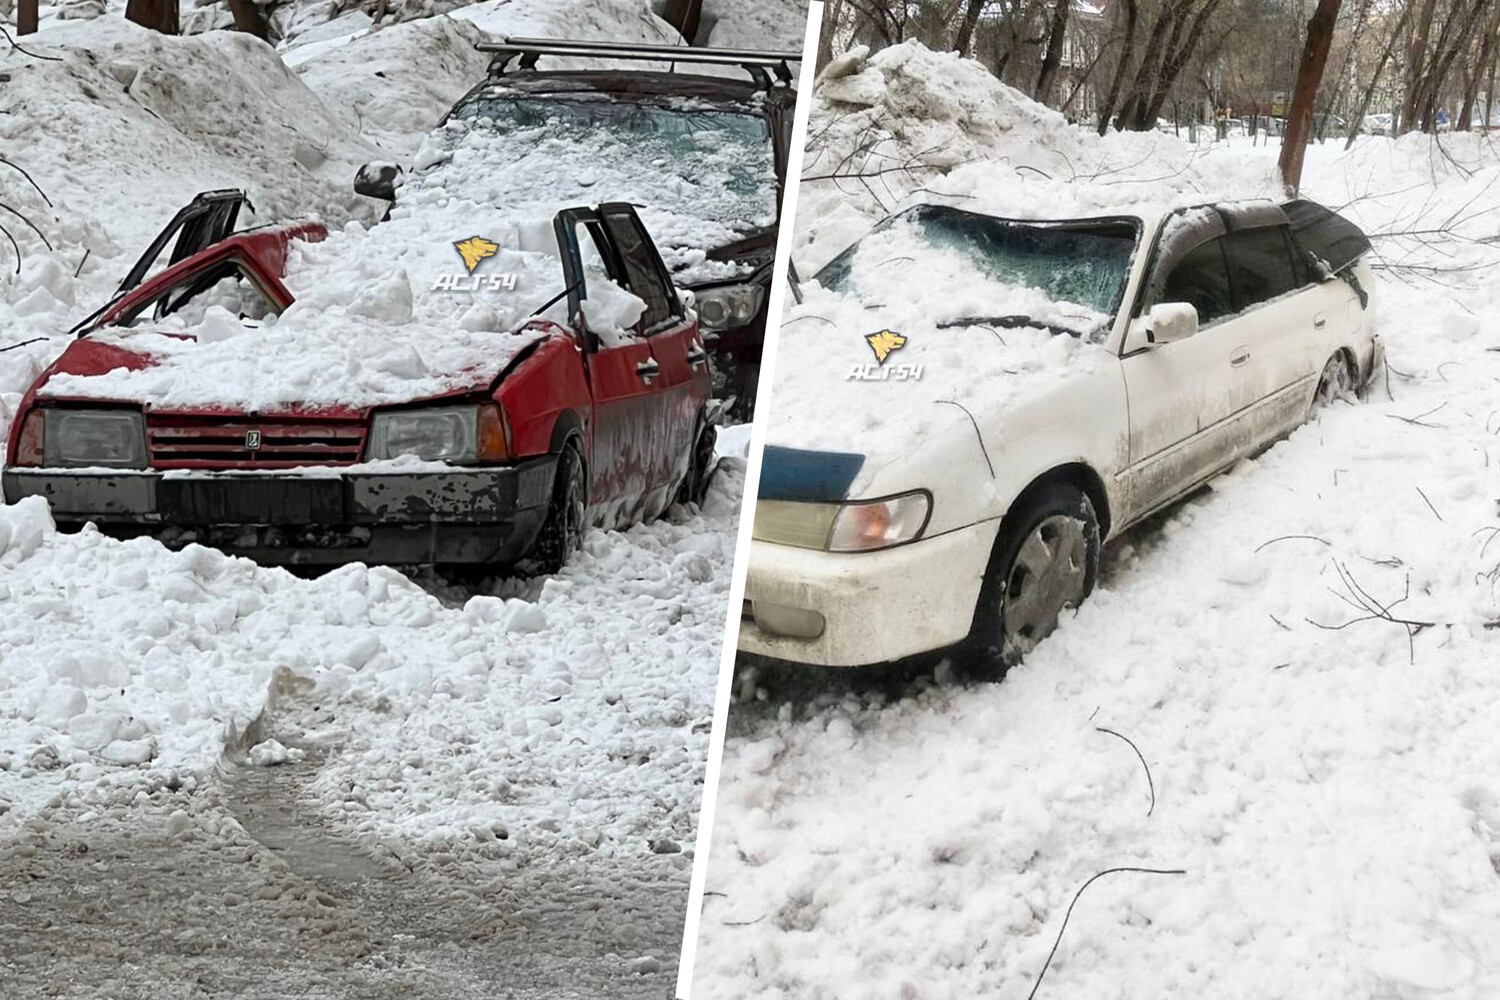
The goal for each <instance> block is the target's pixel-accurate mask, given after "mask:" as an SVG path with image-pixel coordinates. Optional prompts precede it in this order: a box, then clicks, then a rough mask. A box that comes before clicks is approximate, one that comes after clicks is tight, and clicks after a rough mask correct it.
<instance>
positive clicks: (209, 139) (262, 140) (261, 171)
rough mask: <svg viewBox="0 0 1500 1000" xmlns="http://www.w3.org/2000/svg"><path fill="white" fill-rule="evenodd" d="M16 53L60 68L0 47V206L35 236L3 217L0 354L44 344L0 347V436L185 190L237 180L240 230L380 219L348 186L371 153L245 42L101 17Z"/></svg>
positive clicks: (67, 24) (269, 57)
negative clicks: (1, 58)
mask: <svg viewBox="0 0 1500 1000" xmlns="http://www.w3.org/2000/svg"><path fill="white" fill-rule="evenodd" d="M27 48H28V49H29V50H31V51H34V52H36V53H37V54H38V56H51V57H56V58H58V59H61V61H60V62H58V61H53V60H52V59H42V58H32V57H28V56H25V55H23V54H21V53H19V52H16V53H12V54H11V57H10V58H9V60H8V61H7V63H6V73H7V75H8V77H9V79H8V81H7V82H6V84H5V86H4V87H3V88H0V141H3V142H4V144H5V146H6V150H5V156H6V158H7V159H8V160H10V161H11V162H12V163H13V164H15V168H13V167H10V166H5V165H0V199H3V200H4V202H5V203H6V204H8V205H10V206H12V207H13V208H15V209H16V210H17V211H19V212H22V213H24V214H25V215H26V216H27V218H28V219H30V220H31V221H32V222H33V223H34V224H35V225H36V226H37V228H38V229H39V230H40V234H38V233H36V232H33V231H32V230H31V229H30V228H28V227H27V226H25V225H24V224H21V223H19V222H14V220H12V221H13V222H14V224H10V223H8V224H7V228H9V229H10V230H11V231H12V232H13V234H14V235H15V238H16V240H17V242H18V243H19V247H20V252H21V256H22V259H21V262H20V273H19V274H17V273H15V267H16V262H15V260H14V259H13V258H12V257H11V250H10V247H9V244H8V243H7V244H6V245H5V249H4V250H3V251H0V258H3V260H0V348H6V347H11V346H12V345H16V344H20V343H22V342H24V341H29V340H34V339H36V338H48V339H41V340H39V341H38V342H36V343H33V344H30V345H29V346H25V347H20V348H16V349H12V350H8V351H5V352H4V353H0V435H3V434H4V432H5V431H6V429H7V428H8V426H9V423H10V421H11V419H13V417H14V411H15V407H16V405H17V404H18V403H19V400H20V395H21V393H22V392H23V391H24V390H25V389H26V387H27V386H28V385H29V384H30V383H31V381H32V380H33V379H34V378H35V377H36V375H37V374H38V373H39V372H40V371H41V369H42V368H44V367H45V366H46V364H47V363H48V362H49V361H50V360H51V359H52V358H53V357H55V356H56V355H57V354H58V353H59V352H60V351H61V350H62V348H63V347H64V346H66V341H65V340H64V339H62V335H63V334H64V333H66V331H67V330H68V328H69V327H71V326H72V325H73V324H74V323H76V322H78V321H79V320H80V319H82V318H83V317H84V316H86V315H87V314H88V313H89V312H90V311H92V310H93V309H94V308H96V307H97V306H98V305H99V304H100V303H102V302H103V301H105V299H107V298H108V296H109V294H110V293H111V292H112V291H113V289H114V287H115V285H116V284H117V283H118V282H119V280H120V278H121V277H122V276H123V275H124V272H125V271H126V269H127V268H128V267H129V266H130V264H131V263H133V262H134V260H135V258H136V257H137V256H138V255H139V254H140V252H141V251H142V250H143V249H144V248H145V245H146V244H147V243H148V242H149V241H150V239H151V238H152V237H153V236H155V235H156V233H157V231H158V230H160V228H161V227H162V226H163V225H165V223H166V222H167V220H168V219H169V218H171V216H172V214H173V213H174V212H176V210H177V209H178V208H179V207H181V206H182V205H183V204H185V203H186V202H187V201H188V199H189V198H191V196H192V195H193V194H194V193H196V192H198V191H202V190H210V189H215V188H226V187H240V188H244V189H246V190H247V191H248V192H249V195H250V199H251V201H252V202H253V203H254V205H255V208H256V210H257V211H256V212H253V213H246V217H245V218H243V219H242V222H243V223H244V224H246V225H253V224H256V223H257V222H260V223H265V222H267V221H276V220H285V219H288V218H299V217H304V218H305V217H318V218H322V219H323V220H325V221H326V222H328V223H330V224H332V225H334V226H335V227H337V226H341V225H343V224H344V223H345V222H346V221H350V220H358V219H364V220H367V221H373V219H375V218H378V216H379V209H378V208H377V207H376V206H375V204H374V203H373V202H370V201H369V200H368V199H365V198H360V197H358V196H357V195H355V194H354V193H353V190H352V188H351V186H350V183H351V180H352V178H353V176H354V171H355V169H356V168H357V166H358V165H359V164H360V163H363V162H366V161H368V160H371V159H375V158H377V157H378V151H377V150H376V149H375V148H374V147H373V146H371V145H370V144H368V143H367V142H366V141H365V140H364V139H363V138H362V137H361V136H360V135H359V133H358V131H357V130H355V129H353V128H350V127H348V126H346V125H345V124H344V123H343V122H342V121H341V120H340V119H339V118H338V117H337V116H334V115H332V114H330V112H329V111H328V109H327V108H326V107H325V106H324V105H323V104H322V102H321V101H319V99H318V98H317V97H316V96H315V95H314V94H313V93H312V92H311V91H309V90H308V89H307V88H306V87H305V86H304V85H303V84H302V83H301V82H300V81H299V80H298V79H297V77H296V76H295V75H294V74H292V73H291V72H290V71H289V70H288V69H287V68H286V67H285V66H284V65H283V64H282V62H281V60H280V59H279V58H278V57H277V56H276V53H275V52H274V51H273V50H272V49H271V48H270V47H268V46H266V45H265V44H263V43H261V42H258V41H256V40H255V39H253V38H250V37H249V36H247V35H243V34H238V33H231V32H219V33H214V34H210V35H204V36H200V37H192V38H185V37H184V38H173V37H166V36H163V35H159V34H157V33H155V32H150V31H146V30H144V29H142V28H139V27H137V26H136V25H134V24H131V23H130V22H128V21H125V20H123V19H122V18H118V17H107V18H98V19H95V20H91V21H59V22H56V23H53V24H51V25H49V27H48V28H47V30H45V31H43V32H42V33H40V34H38V35H37V36H35V37H34V38H31V39H28V41H27ZM16 168H19V169H16ZM21 170H24V171H26V172H27V173H29V174H30V176H31V178H32V179H33V180H34V181H35V187H34V186H33V185H32V184H31V183H30V182H28V181H27V180H26V178H25V177H24V176H23V175H22V174H21V172H20V171H21ZM49 202H50V204H49ZM44 238H45V241H44ZM47 244H50V246H51V249H48V245H47Z"/></svg>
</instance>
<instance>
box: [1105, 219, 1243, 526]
mask: <svg viewBox="0 0 1500 1000" xmlns="http://www.w3.org/2000/svg"><path fill="white" fill-rule="evenodd" d="M1198 207H1199V208H1210V209H1211V206H1198ZM1171 218H1172V216H1168V217H1167V219H1164V220H1162V223H1161V224H1160V225H1159V226H1158V228H1157V235H1156V238H1155V239H1154V240H1153V242H1152V245H1151V251H1150V253H1149V254H1148V255H1147V263H1146V265H1145V267H1144V270H1143V272H1142V276H1141V280H1140V282H1139V283H1138V285H1137V287H1136V288H1135V290H1134V292H1133V297H1132V299H1131V304H1130V309H1129V311H1128V312H1127V313H1126V315H1127V317H1128V319H1127V323H1126V328H1125V329H1126V332H1125V334H1124V336H1123V337H1122V338H1121V340H1120V345H1119V358H1120V366H1121V374H1122V376H1123V377H1124V380H1125V391H1126V399H1127V412H1128V418H1127V419H1128V420H1129V422H1130V428H1129V434H1128V439H1129V445H1128V458H1127V460H1126V465H1125V475H1124V479H1125V486H1126V490H1125V492H1126V496H1127V497H1128V498H1129V500H1128V504H1129V508H1130V517H1129V518H1128V520H1129V521H1132V522H1133V521H1136V520H1139V519H1140V518H1142V517H1146V516H1148V515H1149V514H1151V513H1152V512H1154V511H1156V510H1159V509H1161V508H1162V507H1165V506H1166V505H1168V504H1170V503H1171V502H1172V501H1173V500H1176V499H1177V498H1179V497H1181V496H1184V495H1186V494H1187V493H1190V492H1192V490H1194V489H1196V488H1197V487H1198V486H1200V485H1201V484H1202V483H1204V482H1205V481H1207V480H1208V479H1210V478H1212V477H1213V476H1214V475H1216V474H1217V473H1218V472H1220V471H1222V470H1223V469H1224V468H1226V467H1228V466H1229V465H1231V464H1233V462H1234V461H1235V459H1236V458H1237V457H1238V453H1239V449H1238V448H1237V447H1235V445H1234V440H1235V435H1236V433H1237V432H1238V426H1239V421H1240V420H1241V418H1242V417H1243V416H1244V414H1245V412H1246V409H1247V407H1248V406H1249V404H1250V402H1251V400H1250V399H1249V398H1248V393H1241V394H1240V395H1241V396H1242V397H1243V398H1240V399H1236V398H1235V393H1234V391H1233V387H1234V385H1235V384H1237V383H1236V379H1235V377H1234V373H1235V369H1236V368H1237V367H1238V366H1237V365H1235V363H1234V362H1235V360H1236V359H1237V358H1238V356H1239V354H1240V351H1241V348H1242V345H1241V344H1240V343H1239V341H1240V340H1241V339H1242V338H1243V337H1244V335H1245V334H1246V332H1247V331H1246V330H1245V329H1244V327H1243V326H1241V325H1240V323H1239V321H1240V317H1238V316H1237V315H1235V314H1230V315H1228V316H1225V317H1222V318H1221V319H1219V320H1218V321H1215V322H1211V323H1210V324H1208V325H1207V326H1204V327H1201V328H1200V329H1199V330H1198V331H1197V332H1196V333H1194V334H1193V335H1192V336H1191V337H1189V338H1187V339H1186V340H1182V341H1177V342H1175V343H1171V344H1160V345H1157V344H1145V345H1136V344H1133V343H1132V335H1131V333H1130V328H1131V326H1132V325H1134V324H1135V323H1138V322H1140V321H1141V314H1143V313H1144V312H1145V311H1146V308H1147V303H1148V301H1149V300H1150V298H1151V296H1152V292H1153V285H1154V284H1155V279H1156V278H1157V275H1158V274H1159V273H1160V272H1161V271H1162V269H1163V268H1167V269H1168V270H1167V272H1166V273H1170V268H1174V267H1176V266H1177V265H1178V264H1180V263H1181V262H1182V260H1183V259H1184V258H1185V257H1186V256H1187V255H1188V254H1189V253H1191V252H1192V251H1193V250H1196V249H1197V248H1198V247H1200V246H1202V245H1203V244H1205V243H1207V242H1209V241H1211V240H1217V239H1221V238H1222V237H1223V236H1224V235H1225V233H1226V231H1227V227H1226V226H1225V225H1224V223H1223V220H1222V219H1221V218H1218V217H1217V216H1214V217H1212V218H1209V217H1205V218H1204V219H1203V221H1202V225H1201V227H1200V229H1199V231H1198V235H1197V236H1193V235H1191V234H1192V230H1191V229H1189V230H1188V233H1189V235H1188V236H1185V237H1183V242H1182V243H1178V244H1174V245H1172V246H1171V247H1169V248H1168V250H1167V252H1165V253H1164V249H1163V239H1162V235H1163V231H1164V230H1165V228H1166V226H1167V224H1168V222H1169V221H1170V219H1171ZM1188 241H1191V242H1188ZM1168 254H1169V255H1168ZM1225 278H1226V281H1227V280H1228V261H1227V259H1226V261H1225ZM1165 280H1166V275H1165V274H1162V275H1161V283H1162V284H1163V285H1164V284H1165ZM1232 295H1233V291H1232V286H1231V296H1232ZM1169 352H1170V353H1169ZM1221 361H1222V366H1221V364H1220V362H1221ZM1171 362H1176V364H1172V363H1171ZM1226 369H1227V371H1226ZM1132 373H1134V374H1135V378H1134V379H1132V377H1131V376H1132ZM1200 373H1201V374H1203V375H1207V376H1210V377H1212V376H1213V375H1214V373H1218V376H1219V377H1218V378H1217V379H1216V380H1214V382H1212V383H1210V385H1209V386H1207V387H1204V388H1206V391H1207V392H1208V393H1210V395H1213V394H1214V393H1222V394H1223V396H1224V398H1227V399H1228V400H1229V401H1230V405H1229V406H1228V407H1226V408H1225V409H1224V411H1223V412H1222V413H1220V412H1215V413H1213V414H1212V415H1211V416H1212V419H1210V420H1208V421H1207V422H1205V421H1204V420H1203V419H1202V416H1201V413H1199V412H1198V410H1192V411H1188V412H1192V413H1193V414H1194V415H1195V420H1194V422H1193V429H1192V430H1191V431H1189V432H1186V433H1180V436H1177V437H1174V438H1172V439H1171V440H1162V441H1151V442H1150V443H1149V444H1148V443H1143V441H1142V438H1143V435H1144V434H1145V433H1146V431H1147V429H1149V428H1150V427H1151V426H1152V425H1153V423H1155V422H1158V421H1159V420H1160V419H1162V415H1163V414H1172V413H1174V412H1175V413H1178V414H1180V413H1181V412H1183V411H1182V410H1181V407H1182V406H1183V399H1182V396H1181V392H1180V391H1179V392H1175V393H1174V394H1173V395H1172V396H1170V397H1168V398H1164V399H1161V398H1156V397H1153V396H1152V395H1151V394H1152V393H1153V392H1155V391H1158V390H1161V389H1163V388H1165V389H1167V390H1168V391H1171V390H1173V389H1175V388H1176V387H1178V386H1181V385H1182V378H1181V377H1180V376H1182V375H1183V374H1190V375H1197V374H1200ZM1132 382H1134V384H1133V385H1132ZM1216 387H1217V388H1216ZM1173 433H1179V432H1175V431H1174V432H1173ZM1153 445H1154V446H1153ZM1148 449H1149V450H1148Z"/></svg>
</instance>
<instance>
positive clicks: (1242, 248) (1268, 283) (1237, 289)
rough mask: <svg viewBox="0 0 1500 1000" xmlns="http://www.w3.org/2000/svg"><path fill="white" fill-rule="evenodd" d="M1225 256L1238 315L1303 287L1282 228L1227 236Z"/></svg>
mask: <svg viewBox="0 0 1500 1000" xmlns="http://www.w3.org/2000/svg"><path fill="white" fill-rule="evenodd" d="M1224 252H1225V256H1226V257H1227V258H1228V260H1229V276H1230V280H1231V281H1232V282H1233V284H1234V298H1235V306H1236V308H1237V309H1238V310H1239V311H1241V312H1243V311H1244V310H1246V309H1252V308H1254V307H1255V306H1257V305H1259V304H1260V303H1262V302H1265V301H1267V300H1268V299H1274V298H1276V297H1277V296H1278V295H1285V294H1286V293H1287V292H1290V291H1293V290H1294V289H1296V288H1298V287H1300V286H1301V285H1302V281H1301V278H1300V274H1299V269H1298V268H1297V265H1296V261H1295V259H1294V258H1293V256H1292V247H1291V243H1290V242H1289V241H1288V239H1287V232H1286V227H1284V226H1265V227H1262V228H1258V229H1244V230H1240V231H1239V232H1235V233H1230V234H1229V235H1227V236H1225V237H1224Z"/></svg>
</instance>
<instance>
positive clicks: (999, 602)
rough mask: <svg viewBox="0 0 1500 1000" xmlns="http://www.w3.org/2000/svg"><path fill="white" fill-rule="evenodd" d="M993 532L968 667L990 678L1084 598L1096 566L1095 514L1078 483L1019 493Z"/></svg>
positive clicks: (997, 675)
mask: <svg viewBox="0 0 1500 1000" xmlns="http://www.w3.org/2000/svg"><path fill="white" fill-rule="evenodd" d="M1000 531H1001V534H1000V538H999V539H998V540H997V541H996V543H995V552H994V554H993V555H992V556H991V558H990V567H989V570H988V572H987V573H986V575H985V582H984V586H983V587H982V588H981V590H980V595H979V607H978V608H977V609H976V611H975V615H974V632H973V634H972V635H971V637H970V640H971V641H970V653H971V659H972V660H973V664H972V666H973V667H974V668H975V670H976V672H978V673H979V674H981V675H985V676H992V677H994V679H996V680H999V679H1000V678H1001V677H1003V676H1004V675H1005V671H1006V670H1007V669H1008V668H1010V667H1011V666H1013V665H1015V664H1016V663H1018V662H1020V660H1021V659H1022V658H1023V657H1024V656H1025V655H1026V654H1027V653H1029V652H1031V651H1032V650H1033V649H1035V648H1036V645H1037V643H1039V642H1041V641H1042V640H1043V639H1045V638H1046V637H1047V636H1048V635H1050V634H1051V633H1052V630H1053V629H1055V628H1056V627H1057V622H1058V618H1059V616H1061V615H1062V614H1063V613H1064V612H1065V611H1067V610H1068V609H1069V608H1077V607H1078V606H1079V605H1080V604H1082V603H1083V601H1084V598H1086V597H1088V595H1089V593H1090V592H1091V591H1092V590H1093V589H1094V580H1095V578H1096V577H1097V576H1098V572H1099V518H1098V516H1097V515H1096V514H1095V512H1094V505H1093V503H1092V502H1090V500H1089V498H1088V496H1087V494H1085V493H1084V492H1083V491H1082V490H1079V489H1078V488H1077V487H1074V486H1071V485H1069V484H1067V483H1049V484H1047V485H1045V486H1043V487H1041V488H1040V489H1037V490H1035V491H1032V492H1031V493H1029V494H1027V495H1024V496H1023V497H1022V498H1021V500H1020V502H1019V503H1018V504H1017V505H1016V506H1015V507H1012V508H1011V511H1010V513H1009V514H1007V515H1006V518H1005V522H1004V524H1002V526H1001V529H1000Z"/></svg>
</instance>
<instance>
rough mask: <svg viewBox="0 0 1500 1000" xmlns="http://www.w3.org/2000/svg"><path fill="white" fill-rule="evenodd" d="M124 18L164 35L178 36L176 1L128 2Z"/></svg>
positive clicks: (146, 0)
mask: <svg viewBox="0 0 1500 1000" xmlns="http://www.w3.org/2000/svg"><path fill="white" fill-rule="evenodd" d="M125 18H126V20H129V21H134V22H135V23H136V24H139V25H140V26H141V27H143V28H150V29H151V30H153V31H160V32H161V33H162V34H164V35H175V34H178V27H177V0H128V2H127V3H126V4H125Z"/></svg>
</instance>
